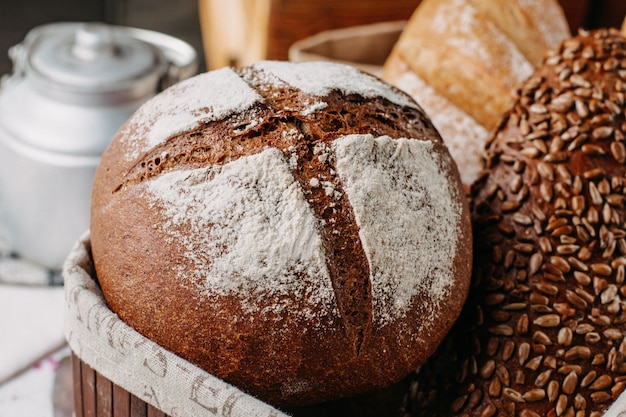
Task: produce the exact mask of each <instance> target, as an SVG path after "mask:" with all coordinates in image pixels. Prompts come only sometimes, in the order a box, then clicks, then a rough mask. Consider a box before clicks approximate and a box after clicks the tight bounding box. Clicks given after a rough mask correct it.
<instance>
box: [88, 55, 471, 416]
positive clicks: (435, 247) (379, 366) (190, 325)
mask: <svg viewBox="0 0 626 417" xmlns="http://www.w3.org/2000/svg"><path fill="white" fill-rule="evenodd" d="M92 220H93V221H92V247H93V248H94V258H95V259H96V260H95V264H96V269H97V273H98V278H99V280H100V282H101V284H102V288H103V293H104V294H105V297H106V299H107V302H108V303H109V305H110V306H111V308H112V309H113V310H114V311H115V312H116V313H117V314H119V315H120V317H121V318H122V319H123V320H125V321H126V322H127V323H129V324H130V325H131V326H132V327H134V328H135V329H137V330H138V331H140V332H141V333H142V334H144V335H146V336H147V337H149V338H151V339H153V340H155V341H157V342H158V343H160V344H162V345H163V346H165V347H166V348H168V349H170V350H172V351H173V352H175V353H177V354H178V355H180V356H182V357H184V358H186V359H188V360H190V361H191V362H193V363H195V364H197V365H198V366H201V367H203V368H204V369H206V370H207V371H209V372H211V373H213V374H215V375H217V376H219V377H220V378H223V379H225V380H227V381H229V382H231V383H233V384H235V385H237V386H239V387H241V388H243V389H245V390H247V391H249V392H252V393H254V394H255V395H257V396H259V397H260V398H262V399H264V400H266V401H270V402H272V403H274V404H305V403H312V402H319V401H325V400H329V399H332V398H339V397H344V396H346V395H354V394H357V393H362V392H367V391H368V390H371V389H374V388H376V387H382V386H386V385H389V384H390V383H392V382H395V381H398V380H400V379H401V378H402V377H403V376H405V375H406V374H407V373H408V372H410V371H411V370H413V369H415V367H416V366H418V364H419V363H421V362H422V361H423V360H424V359H425V358H426V357H427V356H428V355H429V354H430V353H432V351H433V350H434V349H435V347H436V346H437V344H438V340H440V339H441V337H442V335H443V333H444V332H445V329H447V328H449V327H450V326H451V324H452V322H453V321H454V319H455V317H456V314H458V311H460V308H461V305H462V303H463V301H464V299H465V296H466V292H467V286H468V278H469V277H468V275H469V274H468V270H469V266H468V264H467V259H468V258H467V256H468V254H469V253H471V244H470V240H469V236H470V230H469V211H468V208H467V205H466V202H465V199H464V193H463V189H462V186H461V184H460V180H459V177H458V172H457V170H456V166H455V165H454V163H453V162H452V159H451V158H450V156H449V154H448V153H447V150H446V148H445V146H444V145H443V143H442V141H441V139H440V137H439V136H438V134H437V132H436V131H435V130H434V128H433V127H432V124H431V123H430V120H429V119H428V118H427V116H426V115H425V114H424V113H423V112H422V110H421V109H420V108H419V106H418V105H417V104H416V103H415V102H414V101H413V100H412V99H410V97H408V96H407V95H405V94H404V93H402V92H400V91H399V90H397V89H394V88H393V87H391V86H389V85H388V84H385V83H383V82H382V81H380V80H379V79H377V78H375V77H372V76H370V75H366V74H364V73H361V72H360V71H358V70H356V69H354V68H351V67H347V66H343V65H338V64H330V63H308V64H291V63H282V62H271V61H267V62H261V63H258V64H255V65H253V66H251V67H247V68H243V69H241V70H233V69H229V68H224V69H222V70H217V71H213V72H210V73H206V74H201V75H199V76H197V77H195V78H194V79H192V80H189V81H188V82H182V83H180V84H178V85H176V86H174V87H172V88H171V89H169V90H166V91H165V92H163V93H161V94H160V95H159V96H157V97H156V98H155V99H153V100H152V101H150V102H148V103H146V105H145V106H143V107H142V108H141V109H140V110H139V111H138V112H137V113H136V114H135V115H134V116H133V117H132V118H131V119H130V120H129V121H128V122H127V123H126V124H125V125H124V126H123V127H122V129H121V130H120V132H119V133H118V135H117V137H116V138H115V139H114V141H113V142H112V144H111V146H110V148H109V149H108V150H107V153H106V155H105V156H104V157H103V163H102V164H101V166H100V168H99V170H98V174H97V179H96V182H95V186H94V197H93V205H92ZM181 306H182V307H181Z"/></svg>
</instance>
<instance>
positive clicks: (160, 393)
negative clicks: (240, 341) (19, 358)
mask: <svg viewBox="0 0 626 417" xmlns="http://www.w3.org/2000/svg"><path fill="white" fill-rule="evenodd" d="M63 276H64V280H65V291H66V322H65V323H66V324H65V335H66V338H67V341H68V344H69V346H70V348H71V349H72V351H73V352H74V353H75V354H76V355H77V356H78V357H79V358H80V359H81V360H82V361H83V362H85V363H86V364H87V365H89V366H91V367H92V368H94V369H95V370H96V371H97V372H99V373H100V374H101V375H102V376H104V377H105V378H107V379H109V380H110V381H112V382H114V383H115V384H117V385H119V386H120V387H122V388H123V389H125V390H126V391H128V392H130V393H131V394H134V395H135V396H137V397H138V398H140V399H141V400H143V401H145V402H146V403H148V404H150V405H152V406H154V407H156V408H157V409H159V410H161V411H163V412H165V413H167V414H168V415H170V416H177V417H203V416H211V417H215V416H224V417H226V416H228V417H286V414H284V413H282V412H281V411H279V410H277V409H275V408H274V407H272V406H270V405H268V404H265V403H263V402H262V401H260V400H258V399H256V398H254V397H252V396H250V395H248V394H246V393H244V392H242V391H241V390H239V389H238V388H236V387H234V386H232V385H230V384H228V383H226V382H224V381H222V380H221V379H219V378H216V377H215V376H213V375H211V374H209V373H207V372H205V371H203V370H202V369H200V368H198V367H196V366H195V365H193V364H191V363H189V362H188V361H186V360H184V359H182V358H180V357H178V356H176V355H174V354H173V353H171V352H169V351H167V350H166V349H164V348H162V347H161V346H159V345H157V344H156V343H154V342H152V341H151V340H149V339H147V338H145V337H144V336H142V335H141V334H139V333H138V332H136V331H135V330H133V329H132V328H131V327H129V326H128V325H127V324H126V323H124V322H123V321H122V320H120V319H119V317H118V316H117V315H116V314H115V313H113V312H112V311H111V310H110V309H109V308H108V307H107V306H106V304H105V301H104V297H103V295H102V292H101V291H100V288H99V286H98V285H97V283H96V281H95V280H94V273H93V267H92V263H91V259H90V244H89V232H87V233H86V234H85V235H84V236H83V237H82V238H81V240H80V241H79V242H77V244H76V245H75V247H74V249H73V250H72V252H71V253H70V255H69V257H68V259H67V261H66V263H65V266H64V269H63Z"/></svg>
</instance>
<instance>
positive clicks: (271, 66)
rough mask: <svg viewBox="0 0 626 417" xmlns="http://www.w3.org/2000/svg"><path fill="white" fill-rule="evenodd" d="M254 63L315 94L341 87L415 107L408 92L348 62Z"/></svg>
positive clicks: (345, 89) (342, 90)
mask: <svg viewBox="0 0 626 417" xmlns="http://www.w3.org/2000/svg"><path fill="white" fill-rule="evenodd" d="M254 67H255V68H257V69H261V70H263V71H265V72H268V73H270V74H272V75H274V76H275V77H276V78H278V79H280V80H281V81H283V82H285V83H287V84H289V85H291V86H292V87H295V88H297V89H299V90H301V91H302V92H304V93H307V94H311V95H314V96H320V97H321V96H326V95H328V94H329V93H330V92H331V91H332V90H339V91H341V92H342V93H343V94H345V95H348V94H359V95H361V96H362V97H366V98H373V97H380V96H382V97H384V98H386V99H387V100H389V101H391V102H392V103H396V104H398V105H400V106H405V107H412V108H415V107H416V105H415V103H414V102H413V100H411V99H410V98H409V97H408V96H407V95H406V94H402V93H400V92H398V91H396V90H394V89H393V88H392V87H391V86H390V85H388V84H386V83H384V82H383V81H381V80H379V79H377V78H376V77H373V76H371V75H369V74H365V73H362V72H361V71H359V70H358V69H357V68H355V67H352V66H349V65H345V64H338V63H334V62H326V61H323V62H300V63H293V62H283V61H261V62H259V63H256V64H254ZM268 82H269V80H268ZM312 110H316V109H312Z"/></svg>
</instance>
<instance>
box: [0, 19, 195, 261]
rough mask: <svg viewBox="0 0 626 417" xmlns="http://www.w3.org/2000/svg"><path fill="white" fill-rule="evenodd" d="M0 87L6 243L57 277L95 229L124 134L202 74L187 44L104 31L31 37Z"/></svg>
mask: <svg viewBox="0 0 626 417" xmlns="http://www.w3.org/2000/svg"><path fill="white" fill-rule="evenodd" d="M9 55H10V57H11V59H12V60H13V72H12V73H11V74H9V75H7V76H5V77H4V78H3V79H2V82H1V84H0V235H1V236H2V237H4V238H5V239H6V240H7V242H8V243H9V244H10V245H11V247H12V248H13V249H14V250H15V251H16V252H17V253H18V254H19V255H21V256H22V257H24V258H25V259H28V260H31V261H33V262H35V263H37V264H40V265H43V266H46V267H49V268H52V269H59V268H60V267H61V266H62V264H63V262H64V260H65V257H66V255H67V254H68V253H69V250H70V249H71V247H72V245H73V242H74V241H75V240H76V239H77V238H78V237H79V236H80V235H81V234H82V233H83V232H84V231H86V230H87V229H88V227H89V206H90V199H91V186H92V182H93V177H94V174H95V169H96V166H97V164H98V162H99V160H100V156H101V154H102V152H103V151H104V149H105V148H106V147H107V146H108V144H109V143H110V141H111V139H112V138H113V136H114V135H115V133H116V132H117V130H118V129H119V128H120V126H121V125H122V124H123V123H124V122H125V121H126V119H128V117H130V115H131V114H132V113H133V112H134V111H135V110H136V109H137V108H138V107H139V106H140V105H141V104H143V103H144V102H145V101H146V100H148V99H149V98H150V97H152V96H154V95H155V94H156V93H158V92H159V91H161V90H162V89H164V88H165V87H168V86H170V85H172V84H175V83H177V82H178V81H181V80H183V79H185V78H188V77H190V76H192V75H194V74H195V73H196V71H197V67H198V63H197V54H196V51H195V50H194V49H193V47H191V46H190V45H189V44H187V43H185V42H183V41H182V40H179V39H177V38H173V37H171V36H168V35H165V34H162V33H158V32H153V31H149V30H143V29H136V28H128V27H120V26H111V25H105V24H103V23H53V24H48V25H43V26H39V27H36V28H34V29H32V30H31V31H30V32H29V33H28V34H27V36H26V37H25V39H24V41H23V42H22V43H20V44H18V45H15V46H13V47H12V48H11V49H10V51H9Z"/></svg>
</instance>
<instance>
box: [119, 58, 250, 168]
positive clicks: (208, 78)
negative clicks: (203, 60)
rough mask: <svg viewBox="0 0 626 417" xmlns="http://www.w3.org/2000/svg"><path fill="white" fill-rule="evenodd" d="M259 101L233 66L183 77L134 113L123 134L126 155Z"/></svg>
mask: <svg viewBox="0 0 626 417" xmlns="http://www.w3.org/2000/svg"><path fill="white" fill-rule="evenodd" d="M259 101H262V98H261V96H260V95H259V94H258V93H257V92H256V91H255V90H254V89H252V88H251V87H250V86H249V85H248V84H247V83H246V82H245V81H243V80H242V79H241V78H240V77H239V75H238V74H237V73H235V72H234V71H233V70H232V69H230V68H222V69H219V70H215V71H211V72H207V73H203V74H200V75H197V76H195V77H192V78H190V79H187V80H185V81H182V82H180V83H178V84H175V85H173V86H172V87H170V88H168V89H166V90H164V91H163V92H161V93H160V94H159V95H157V96H155V97H153V98H152V99H151V100H149V101H148V102H146V103H145V104H144V105H143V106H141V107H140V108H139V110H137V112H136V113H135V114H134V115H133V116H132V117H131V120H130V123H129V124H128V125H126V126H125V127H124V132H123V135H122V137H123V140H124V141H125V142H126V143H125V144H126V149H127V152H126V158H127V159H128V160H134V159H136V158H137V157H138V156H139V155H140V154H141V153H142V152H146V151H148V150H150V149H152V148H153V147H155V146H157V145H159V144H160V143H163V142H164V141H165V140H167V139H168V138H169V137H171V136H173V135H175V134H177V133H182V132H185V131H188V130H191V129H193V128H195V127H196V126H197V125H198V124H199V123H200V122H212V121H217V120H220V119H222V118H224V117H226V116H228V115H230V114H234V113H241V112H243V111H245V110H246V109H248V108H250V107H252V106H253V105H254V104H255V103H257V102H259Z"/></svg>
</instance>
